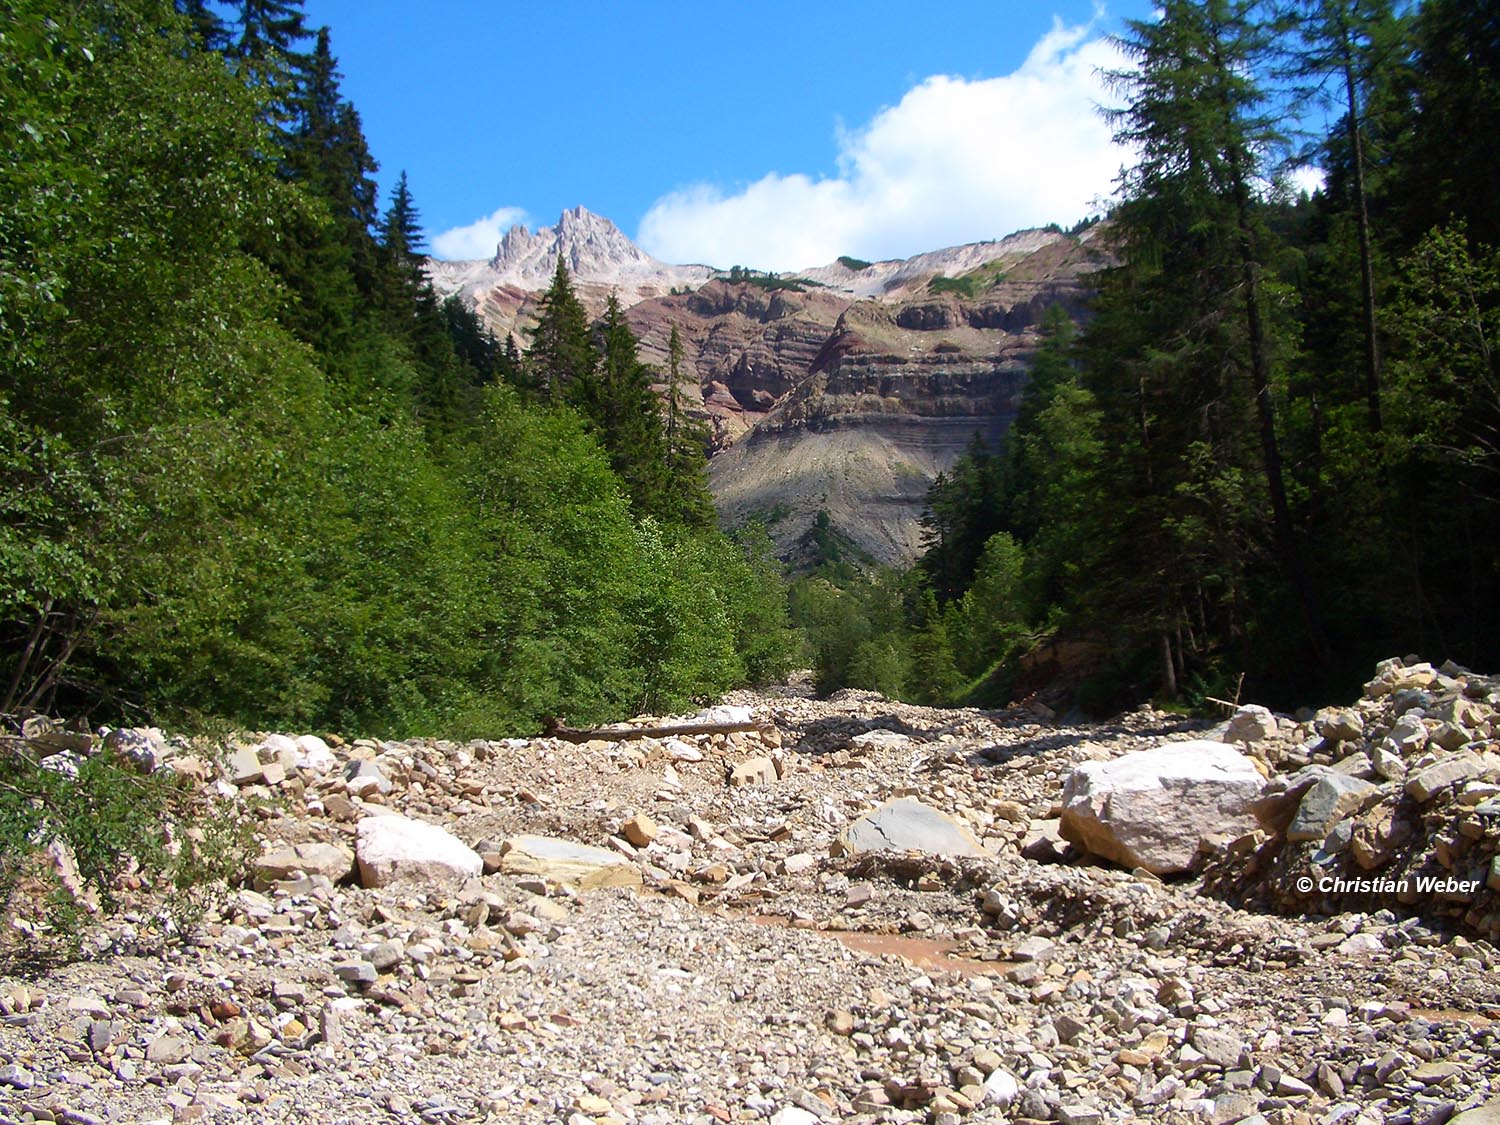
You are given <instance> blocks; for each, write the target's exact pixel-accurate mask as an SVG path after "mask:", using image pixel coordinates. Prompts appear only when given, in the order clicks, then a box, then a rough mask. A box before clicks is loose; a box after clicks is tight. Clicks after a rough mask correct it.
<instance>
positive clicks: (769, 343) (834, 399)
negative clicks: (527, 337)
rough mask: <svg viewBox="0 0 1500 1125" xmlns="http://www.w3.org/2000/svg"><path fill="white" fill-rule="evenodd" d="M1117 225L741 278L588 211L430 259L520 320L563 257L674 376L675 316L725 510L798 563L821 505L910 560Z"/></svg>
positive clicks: (445, 281)
mask: <svg viewBox="0 0 1500 1125" xmlns="http://www.w3.org/2000/svg"><path fill="white" fill-rule="evenodd" d="M1101 233H1102V228H1101V227H1098V226H1095V227H1091V228H1088V229H1086V230H1084V231H1082V232H1080V233H1079V234H1077V235H1067V234H1064V233H1062V232H1060V231H1056V230H1031V231H1022V232H1019V233H1017V234H1014V235H1011V236H1009V237H1008V238H1004V239H1000V240H998V241H993V242H981V243H972V244H969V245H966V246H959V247H950V248H947V249H944V250H938V251H933V252H931V253H927V254H921V255H918V256H916V257H914V258H910V259H906V260H903V261H891V262H874V263H867V262H860V261H856V260H854V259H848V258H845V259H840V260H839V261H837V262H835V263H832V264H830V265H827V266H822V267H817V268H812V269H808V270H804V271H801V272H799V273H797V274H795V275H785V276H783V277H780V278H771V277H769V276H756V275H753V274H749V275H746V274H743V272H741V273H738V274H734V275H732V276H729V275H724V274H722V273H717V274H716V273H715V272H714V271H711V270H709V269H708V268H707V267H702V266H668V265H665V264H664V263H660V262H657V261H656V260H655V259H652V258H650V256H649V255H646V254H645V253H644V252H643V251H641V250H640V249H639V248H638V247H635V246H634V245H633V244H632V243H631V242H630V240H629V239H627V238H626V237H625V236H624V235H623V234H622V233H621V232H620V231H619V230H618V229H617V228H616V227H614V225H613V224H611V223H609V221H608V220H606V219H602V218H600V217H599V216H596V215H592V214H590V213H588V212H587V211H584V210H583V209H582V208H578V209H576V210H574V211H569V212H565V213H564V215H563V216H562V219H561V220H560V221H559V223H558V224H557V226H556V227H552V228H543V229H542V230H541V231H538V232H537V233H536V234H535V235H533V234H530V233H529V232H527V231H526V230H525V229H524V228H513V229H512V230H511V231H510V232H507V234H506V236H505V240H504V241H503V242H502V243H501V245H500V247H499V248H498V250H497V253H496V255H495V257H494V258H493V259H491V260H489V261H487V262H474V263H442V262H434V263H432V264H431V266H430V272H431V276H432V278H433V282H434V285H435V286H437V288H438V289H439V291H440V292H444V293H449V292H456V293H458V294H460V296H461V297H462V298H463V299H464V300H466V301H468V302H470V303H471V304H472V305H473V307H474V308H475V309H476V311H478V313H479V314H480V315H481V316H482V317H483V318H484V319H485V320H486V322H487V323H488V324H489V325H490V326H491V327H492V328H493V329H494V330H495V331H497V332H500V333H504V332H507V331H515V330H517V329H522V330H524V327H525V325H526V324H528V323H529V322H530V320H531V319H532V318H533V317H534V314H535V310H536V302H537V299H538V297H539V295H540V291H541V290H542V289H544V288H545V286H546V285H547V284H548V282H550V280H551V274H552V269H553V267H554V266H555V263H556V260H557V257H558V256H559V255H561V256H562V257H563V259H564V260H565V261H566V262H568V263H569V268H570V271H571V272H572V273H573V276H574V277H575V279H576V287H577V289H578V291H579V293H580V295H581V296H582V297H583V299H584V301H585V303H586V304H588V305H589V306H590V307H591V308H593V309H595V310H596V311H598V310H600V309H602V307H603V303H604V300H605V298H606V297H607V296H608V295H609V294H610V293H611V292H614V293H616V294H617V296H618V297H619V299H620V301H621V303H622V304H624V305H626V306H628V309H627V317H628V319H629V321H630V324H631V326H632V328H633V329H634V330H635V332H636V334H637V336H638V337H639V338H640V340H641V350H642V355H643V358H644V359H645V360H646V361H647V362H648V363H651V364H653V365H655V366H656V367H657V369H658V370H664V369H665V368H666V361H667V356H666V352H667V341H668V338H669V336H670V334H671V330H672V328H673V327H676V328H677V330H678V332H679V333H680V335H681V337H682V340H683V343H684V345H685V348H686V353H687V360H688V367H689V369H688V371H687V372H686V379H685V383H684V386H683V388H682V389H683V390H684V392H685V394H686V397H687V398H688V399H689V400H690V401H695V402H697V403H699V404H701V406H700V409H701V411H702V414H703V415H704V416H705V417H706V418H707V419H708V420H709V422H710V423H711V426H712V429H713V433H714V451H715V456H714V458H713V460H712V461H711V464H710V481H711V485H712V488H713V491H714V494H715V498H716V500H717V501H718V503H719V507H720V511H721V514H722V516H723V518H724V520H725V522H726V523H728V524H730V525H735V524H739V523H743V522H745V521H746V520H749V519H760V520H762V521H764V522H766V523H767V524H768V525H769V529H770V531H771V533H772V535H773V537H774V538H775V539H776V541H777V543H778V546H779V548H780V550H781V552H782V553H783V555H786V556H790V555H792V554H793V553H794V552H795V550H796V545H797V544H798V543H799V542H800V541H801V540H802V539H803V538H804V536H805V535H806V533H807V531H808V529H809V528H810V527H811V526H812V524H813V522H814V521H815V520H816V519H817V518H818V516H819V513H820V512H823V513H827V515H828V519H829V521H830V522H831V524H832V526H833V527H834V528H836V529H837V530H838V531H840V532H842V533H843V534H844V535H845V536H846V537H847V538H848V539H849V540H851V541H852V542H853V543H854V544H855V545H856V546H857V548H858V549H859V550H860V551H862V552H863V553H864V554H865V555H866V556H867V557H868V558H870V559H871V560H873V561H876V562H880V563H905V562H909V561H910V560H911V559H912V558H914V557H915V555H916V553H917V551H918V549H919V547H920V528H919V525H918V519H919V517H920V515H921V511H922V504H923V498H924V497H925V495H926V491H927V488H928V486H929V485H930V484H931V483H932V481H933V479H934V478H935V477H936V476H937V474H938V473H939V472H940V471H942V470H943V469H946V468H948V467H949V466H951V465H952V463H953V461H954V460H955V459H956V458H957V457H958V456H959V455H960V454H961V453H962V452H963V450H964V449H965V448H966V447H967V446H968V444H969V443H970V441H971V440H972V439H973V437H974V435H975V434H976V433H977V434H979V435H980V436H981V437H983V438H984V439H985V440H986V441H987V442H989V443H991V444H995V443H998V442H999V441H1000V440H1001V439H1002V437H1003V435H1004V432H1005V430H1006V428H1007V427H1008V426H1009V424H1010V421H1011V419H1012V418H1013V417H1014V416H1015V412H1016V409H1017V407H1018V404H1019V400H1020V396H1021V393H1022V391H1023V389H1024V387H1025V383H1026V370H1027V365H1028V362H1029V358H1030V355H1031V353H1032V351H1033V350H1034V349H1035V347H1036V345H1037V343H1038V341H1039V331H1038V330H1039V325H1040V323H1041V319H1042V316H1043V314H1044V313H1045V312H1046V310H1047V309H1048V308H1049V307H1050V306H1051V305H1053V304H1061V305H1063V306H1064V307H1065V308H1067V309H1068V310H1069V311H1070V312H1071V313H1072V314H1073V315H1075V316H1081V315H1082V313H1083V309H1084V304H1085V301H1086V298H1087V294H1088V291H1089V286H1088V280H1087V278H1088V275H1089V274H1090V273H1092V272H1093V271H1095V270H1097V269H1099V268H1101V267H1103V266H1105V265H1108V264H1109V263H1110V261H1111V259H1110V256H1109V252H1108V249H1107V244H1106V243H1107V240H1106V239H1105V238H1102V237H1100V236H1101Z"/></svg>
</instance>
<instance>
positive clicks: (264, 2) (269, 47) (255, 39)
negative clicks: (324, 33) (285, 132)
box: [228, 0, 311, 129]
mask: <svg viewBox="0 0 1500 1125" xmlns="http://www.w3.org/2000/svg"><path fill="white" fill-rule="evenodd" d="M305 19H306V17H305V15H304V14H303V11H302V0H240V3H239V19H238V20H237V21H236V28H237V31H236V33H235V35H234V39H233V42H232V43H231V44H230V45H229V50H228V56H229V59H230V61H231V63H232V64H233V65H234V68H235V70H236V72H237V73H238V74H239V75H240V78H241V79H242V80H243V81H244V82H245V84H246V85H247V86H249V87H251V88H252V89H254V90H256V91H257V92H258V93H259V94H260V96H261V104H262V107H263V109H262V114H263V116H264V119H265V120H266V121H267V122H268V123H269V124H270V125H272V126H274V127H275V128H277V129H285V128H287V127H289V126H290V125H291V124H292V123H293V122H294V121H295V120H296V114H297V109H296V99H297V93H298V89H299V87H300V85H301V76H302V73H303V71H304V69H305V68H306V66H307V63H308V57H307V55H306V54H304V53H303V52H302V51H301V50H299V49H298V45H299V44H300V43H301V42H302V41H303V40H304V39H307V38H308V37H309V36H310V35H311V33H310V32H309V31H308V30H307V28H306V26H305V25H304V20H305Z"/></svg>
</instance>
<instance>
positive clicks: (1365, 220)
mask: <svg viewBox="0 0 1500 1125" xmlns="http://www.w3.org/2000/svg"><path fill="white" fill-rule="evenodd" d="M1341 30H1342V32H1343V41H1342V43H1341V44H1340V46H1341V47H1342V48H1343V52H1344V59H1343V70H1344V97H1345V101H1346V105H1345V109H1346V111H1347V117H1346V118H1345V120H1347V121H1348V124H1349V148H1350V150H1351V154H1352V155H1353V157H1354V199H1355V217H1356V219H1357V221H1358V226H1359V290H1360V303H1361V306H1362V308H1363V312H1364V321H1365V398H1366V401H1367V410H1368V411H1369V417H1370V432H1371V433H1376V434H1378V433H1380V430H1381V417H1380V340H1379V337H1378V336H1377V334H1376V319H1375V262H1374V252H1373V251H1372V250H1371V248H1370V207H1369V202H1368V200H1367V199H1366V198H1365V152H1364V143H1363V141H1362V140H1361V138H1360V129H1359V100H1358V98H1357V97H1356V96H1355V89H1354V59H1353V57H1352V56H1353V52H1352V50H1351V48H1350V45H1349V29H1348V28H1341Z"/></svg>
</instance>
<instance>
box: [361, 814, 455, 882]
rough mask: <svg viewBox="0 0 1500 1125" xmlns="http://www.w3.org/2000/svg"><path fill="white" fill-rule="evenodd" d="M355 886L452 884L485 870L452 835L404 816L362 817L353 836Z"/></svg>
mask: <svg viewBox="0 0 1500 1125" xmlns="http://www.w3.org/2000/svg"><path fill="white" fill-rule="evenodd" d="M354 856H355V859H356V861H357V862H358V863H359V881H360V883H361V884H362V885H363V886H366V887H385V886H389V885H391V884H392V883H432V882H454V881H456V880H459V879H467V878H469V877H470V876H474V875H478V874H480V873H481V872H483V871H484V860H482V859H480V858H479V853H478V852H476V851H474V850H473V849H472V848H470V847H469V846H468V845H466V844H465V843H464V842H463V841H462V840H460V839H459V838H458V837H457V836H454V835H453V834H452V833H450V832H447V831H445V830H444V829H442V828H439V827H438V826H437V825H436V824H428V823H427V822H426V821H422V820H412V819H410V818H408V817H404V816H394V815H392V816H367V817H365V818H364V819H363V820H361V821H360V822H359V827H358V829H357V830H356V833H355V846H354Z"/></svg>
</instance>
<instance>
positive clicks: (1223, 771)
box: [1059, 740, 1265, 875]
mask: <svg viewBox="0 0 1500 1125" xmlns="http://www.w3.org/2000/svg"><path fill="white" fill-rule="evenodd" d="M1264 784H1265V782H1264V779H1262V777H1261V775H1260V772H1259V771H1258V770H1257V769H1256V768H1255V764H1254V763H1253V762H1252V761H1251V760H1250V759H1249V758H1248V757H1246V756H1245V755H1244V754H1241V753H1240V752H1239V751H1238V750H1236V749H1235V748H1234V747H1233V746H1228V745H1226V744H1224V743H1222V742H1208V741H1203V740H1197V741H1192V742H1168V743H1164V744H1163V745H1161V746H1157V747H1155V748H1154V749H1151V750H1140V751H1137V752H1136V753H1133V754H1126V755H1125V756H1124V757H1121V758H1115V759H1114V760H1113V761H1108V762H1084V763H1083V764H1081V765H1080V766H1078V767H1077V768H1076V769H1075V770H1074V771H1073V772H1072V774H1070V775H1069V777H1068V779H1067V781H1066V782H1065V783H1064V785H1063V813H1062V823H1061V825H1060V826H1059V830H1060V831H1061V834H1062V837H1063V839H1065V840H1068V841H1069V842H1071V843H1073V844H1075V845H1077V846H1078V847H1081V848H1083V849H1084V850H1085V851H1087V852H1090V853H1092V854H1094V855H1097V856H1101V857H1103V858H1104V859H1109V860H1113V861H1115V862H1116V863H1121V864H1124V865H1125V866H1127V867H1144V868H1145V869H1146V870H1148V871H1150V872H1152V873H1154V874H1157V875H1168V874H1173V873H1175V872H1179V871H1186V870H1188V869H1189V868H1190V867H1191V866H1192V862H1193V857H1194V856H1195V855H1196V854H1197V852H1198V844H1199V841H1200V840H1201V839H1202V838H1203V837H1204V836H1206V835H1210V834H1219V835H1227V836H1239V835H1242V834H1244V833H1246V832H1250V831H1253V830H1254V829H1255V827H1256V820H1255V816H1254V815H1253V814H1252V812H1251V811H1250V805H1251V802H1252V801H1254V800H1255V798H1256V797H1257V796H1259V794H1260V791H1261V787H1262V786H1263V785H1264Z"/></svg>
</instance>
